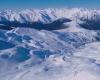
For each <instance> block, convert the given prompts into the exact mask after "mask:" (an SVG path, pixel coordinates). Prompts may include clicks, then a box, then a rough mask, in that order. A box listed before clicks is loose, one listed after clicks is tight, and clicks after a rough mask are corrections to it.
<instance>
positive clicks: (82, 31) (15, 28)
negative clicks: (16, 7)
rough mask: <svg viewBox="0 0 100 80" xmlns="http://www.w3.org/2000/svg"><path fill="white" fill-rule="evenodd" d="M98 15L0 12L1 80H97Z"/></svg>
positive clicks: (66, 11)
mask: <svg viewBox="0 0 100 80" xmlns="http://www.w3.org/2000/svg"><path fill="white" fill-rule="evenodd" d="M99 41H100V11H99V10H88V9H81V8H72V9H64V8H63V9H42V10H39V9H27V10H22V11H19V12H17V11H7V10H6V11H3V12H0V80H99V79H100V46H99V45H100V42H99Z"/></svg>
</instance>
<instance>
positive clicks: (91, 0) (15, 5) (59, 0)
mask: <svg viewBox="0 0 100 80" xmlns="http://www.w3.org/2000/svg"><path fill="white" fill-rule="evenodd" d="M99 3H100V0H84V1H83V0H10V1H9V0H1V1H0V10H5V9H11V10H12V9H31V8H38V9H41V8H74V7H75V8H89V9H94V8H96V9H99V8H100V5H99Z"/></svg>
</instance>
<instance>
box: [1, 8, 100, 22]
mask: <svg viewBox="0 0 100 80" xmlns="http://www.w3.org/2000/svg"><path fill="white" fill-rule="evenodd" d="M62 17H65V18H70V19H74V20H75V19H100V11H99V10H88V9H82V8H72V9H69V8H62V9H52V8H50V9H25V10H22V11H19V12H17V11H16V12H14V11H11V10H10V11H7V10H6V11H3V12H0V21H18V22H21V23H25V22H38V21H40V22H43V23H50V22H52V21H55V20H57V19H59V18H62Z"/></svg>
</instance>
